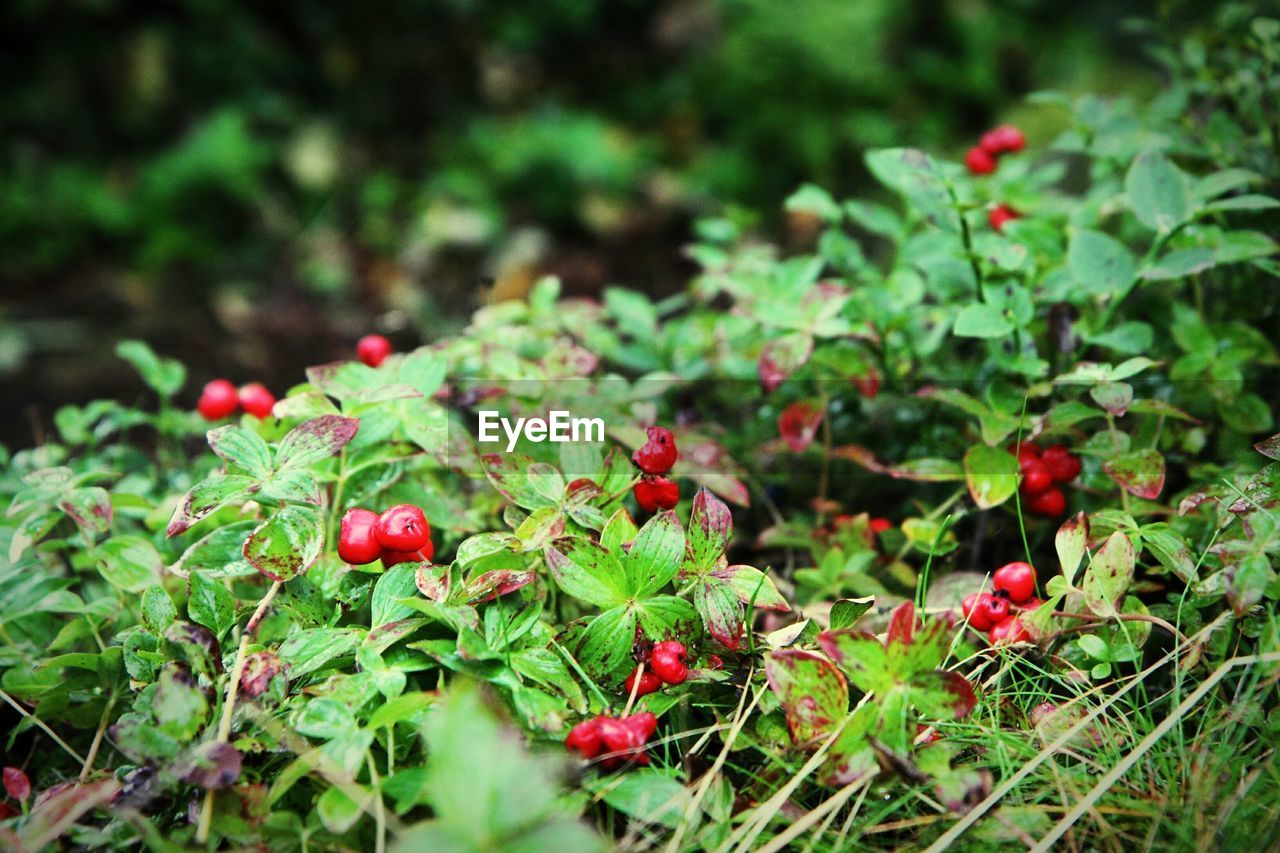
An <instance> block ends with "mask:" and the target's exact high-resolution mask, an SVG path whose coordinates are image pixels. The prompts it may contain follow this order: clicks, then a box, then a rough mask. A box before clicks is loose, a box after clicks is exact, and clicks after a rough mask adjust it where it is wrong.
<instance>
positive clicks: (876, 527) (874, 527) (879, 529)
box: [871, 518, 893, 533]
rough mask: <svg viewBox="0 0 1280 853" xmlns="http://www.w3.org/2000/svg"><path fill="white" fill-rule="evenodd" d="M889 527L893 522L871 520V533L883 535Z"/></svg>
mask: <svg viewBox="0 0 1280 853" xmlns="http://www.w3.org/2000/svg"><path fill="white" fill-rule="evenodd" d="M891 527H893V522H892V521H890V520H889V519H887V518H873V519H871V532H872V533H884V532H885V531H886V530H888V529H890V528H891Z"/></svg>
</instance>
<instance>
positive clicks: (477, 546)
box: [456, 533, 518, 569]
mask: <svg viewBox="0 0 1280 853" xmlns="http://www.w3.org/2000/svg"><path fill="white" fill-rule="evenodd" d="M517 544H518V543H517V541H516V538H515V537H514V536H512V535H511V534H509V533H478V534H476V535H475V536H471V537H468V538H467V539H464V540H463V541H462V544H461V545H459V546H458V554H457V558H456V559H457V561H458V565H459V566H462V567H463V568H464V569H465V568H466V567H468V566H470V565H471V564H473V563H476V562H478V561H480V560H483V559H484V558H485V557H491V556H493V555H494V554H501V553H503V552H504V551H510V550H511V549H512V548H513V547H515V546H516V545H517Z"/></svg>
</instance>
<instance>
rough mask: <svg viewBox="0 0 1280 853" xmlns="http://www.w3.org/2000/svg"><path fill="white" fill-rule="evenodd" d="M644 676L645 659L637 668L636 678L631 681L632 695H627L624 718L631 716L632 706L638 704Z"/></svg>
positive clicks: (623, 710) (623, 712) (623, 711)
mask: <svg viewBox="0 0 1280 853" xmlns="http://www.w3.org/2000/svg"><path fill="white" fill-rule="evenodd" d="M643 678H644V661H641V662H640V666H639V667H637V668H636V677H635V680H634V681H632V682H631V695H630V696H628V697H627V707H625V708H623V709H622V717H623V719H626V718H627V717H630V716H631V707H632V706H633V705H635V704H636V699H638V698H640V680H641V679H643Z"/></svg>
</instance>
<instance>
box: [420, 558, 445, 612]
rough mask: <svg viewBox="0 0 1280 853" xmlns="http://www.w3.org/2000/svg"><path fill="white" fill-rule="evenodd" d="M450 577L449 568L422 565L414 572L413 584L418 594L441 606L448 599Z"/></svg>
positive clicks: (427, 564)
mask: <svg viewBox="0 0 1280 853" xmlns="http://www.w3.org/2000/svg"><path fill="white" fill-rule="evenodd" d="M452 575H453V573H452V572H451V571H450V568H449V566H438V565H432V564H429V563H423V564H422V565H420V566H418V568H417V569H415V570H414V575H413V583H414V586H416V587H417V588H418V592H420V593H422V594H423V595H425V596H426V597H427V598H429V599H431V600H432V601H434V602H437V603H439V604H443V603H444V602H445V601H447V600H448V598H449V585H450V582H451V578H452Z"/></svg>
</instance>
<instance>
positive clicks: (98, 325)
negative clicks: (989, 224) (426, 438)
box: [0, 0, 1213, 444]
mask: <svg viewBox="0 0 1280 853" xmlns="http://www.w3.org/2000/svg"><path fill="white" fill-rule="evenodd" d="M1212 5H1213V4H1200V5H1197V4H1194V3H1165V4H1161V5H1156V6H1153V5H1151V4H1147V3H1141V2H1136V0H1128V1H1126V0H785V2H784V0H669V2H658V3H649V2H638V0H612V2H604V0H544V2H538V3H528V2H514V0H499V2H487V3H486V2H475V0H386V2H381V3H377V4H356V3H342V2H336V3H334V2H318V1H317V0H278V2H244V0H239V1H238V2H229V1H228V0H172V2H169V3H165V4H156V3H149V2H126V0H52V1H51V0H11V2H9V3H6V4H5V7H4V11H3V12H2V13H0V16H2V20H3V33H4V34H3V35H2V36H0V39H3V41H4V43H5V45H4V50H3V52H0V64H3V71H4V79H5V85H4V88H3V94H2V95H0V124H2V126H3V128H4V133H3V142H2V145H3V148H2V149H0V152H2V153H0V169H2V170H3V172H2V175H0V253H3V262H2V263H0V277H2V282H0V286H2V287H3V303H2V304H0V382H2V383H3V392H4V397H5V399H6V400H7V401H9V402H10V404H11V408H10V413H11V414H10V418H8V419H6V423H5V425H4V427H3V430H2V431H0V439H2V440H4V441H6V442H13V443H19V444H26V443H29V442H30V441H31V440H32V438H33V436H36V437H38V435H39V432H40V430H41V429H42V424H47V423H48V419H49V417H50V415H51V414H52V411H53V410H54V408H55V407H56V406H57V405H58V404H60V403H63V402H71V401H79V402H83V401H84V400H86V399H88V398H90V397H96V396H112V395H125V396H126V398H127V397H128V396H129V395H136V394H137V393H138V390H137V387H136V383H135V382H134V381H133V379H132V376H131V373H130V372H129V371H128V369H127V368H126V367H125V366H124V365H123V364H121V363H119V362H118V360H116V359H114V358H113V357H111V356H110V355H109V353H110V351H111V347H112V345H113V344H114V342H115V341H116V340H118V339H119V338H122V337H141V338H144V339H146V340H148V341H149V342H151V343H152V344H153V345H154V346H155V347H156V348H157V349H158V350H159V351H161V352H163V353H164V354H166V355H171V356H176V357H179V358H182V359H183V360H184V361H186V362H187V363H188V364H189V365H190V366H191V377H192V383H193V387H192V388H191V389H190V396H191V397H192V398H193V399H194V395H195V393H196V388H198V384H199V383H201V382H203V381H205V380H207V379H208V378H210V377H212V376H215V375H225V376H227V377H228V378H230V379H232V381H234V382H237V383H239V382H245V381H249V380H251V379H259V380H262V381H264V382H266V383H267V384H268V385H269V386H271V387H272V388H274V390H276V391H277V392H282V391H283V390H285V388H286V387H287V386H288V384H290V383H292V382H295V381H297V380H298V378H299V377H300V375H301V374H300V372H299V371H300V369H301V367H303V366H305V365H307V364H314V363H318V362H321V361H326V360H330V359H334V358H340V357H349V354H350V352H351V346H352V342H353V341H354V340H355V339H356V338H357V337H358V336H359V335H361V334H363V333H365V332H367V331H370V330H378V331H382V332H385V333H388V334H389V335H390V336H391V337H392V338H393V340H395V341H396V342H397V344H398V345H400V346H411V345H413V344H416V343H417V342H418V341H421V340H430V339H431V338H432V337H434V336H436V335H438V334H441V333H444V332H448V331H456V330H457V329H458V328H459V327H460V326H461V324H463V323H464V322H465V320H466V317H467V316H468V315H469V313H470V312H471V311H472V310H473V309H474V308H475V307H476V306H478V305H480V304H482V303H483V302H484V301H485V300H488V299H494V298H504V297H511V296H517V295H519V294H521V293H522V292H523V291H524V289H525V288H527V286H528V285H529V283H530V282H531V281H532V280H533V279H534V277H536V276H537V275H539V274H542V273H554V274H558V275H560V276H561V277H562V278H563V280H564V283H565V290H566V292H568V293H570V294H583V295H589V294H592V293H595V292H598V291H599V290H600V289H601V288H602V287H603V286H605V285H607V284H612V283H623V284H627V285H630V286H634V287H637V288H641V289H644V290H647V291H649V292H653V293H667V292H671V291H673V290H676V289H678V288H680V287H681V286H682V284H683V281H684V279H685V277H686V276H687V275H688V273H689V268H688V267H687V266H686V262H685V261H684V259H683V258H682V256H681V253H680V247H681V244H682V243H683V242H684V241H685V240H686V239H687V237H688V235H689V226H690V222H691V220H692V219H693V218H695V217H697V216H699V215H702V214H706V213H711V212H716V211H719V210H722V209H723V207H724V206H725V205H733V206H736V207H738V208H739V209H740V210H741V211H743V214H742V215H744V216H747V217H750V216H752V215H758V216H759V217H760V219H759V220H758V221H759V222H760V225H761V227H762V228H764V229H766V230H771V231H773V232H775V233H778V234H782V233H784V232H783V230H782V229H783V228H784V227H785V223H783V222H781V221H779V220H778V219H777V218H776V217H777V216H778V212H779V211H780V209H781V201H782V199H783V198H785V196H786V195H787V194H788V193H789V192H790V191H791V190H793V189H794V188H795V187H796V186H797V185H799V184H800V183H801V182H803V181H814V182H817V183H820V184H823V185H825V186H827V187H829V188H831V189H833V190H835V191H837V192H839V193H848V192H852V191H854V190H856V189H858V188H859V187H861V186H862V185H863V183H864V182H865V180H866V176H865V174H864V172H863V167H862V165H861V152H862V150H863V149H864V148H867V147H871V146H882V145H916V146H922V147H928V148H931V149H934V150H936V151H940V152H942V153H944V154H947V155H951V156H957V157H958V156H959V155H960V154H961V152H962V151H963V148H964V147H965V146H966V145H968V144H970V143H971V141H972V140H973V139H974V138H975V137H976V135H977V134H978V133H979V132H980V131H981V130H983V129H985V128H986V127H988V126H989V125H991V124H992V123H993V122H995V121H997V120H999V119H1013V120H1017V121H1021V122H1022V123H1023V124H1024V125H1025V126H1026V127H1027V130H1028V133H1029V135H1030V136H1031V139H1032V142H1033V144H1035V143H1036V142H1045V141H1047V140H1048V139H1049V138H1050V137H1051V134H1052V131H1053V128H1052V127H1040V126H1037V124H1036V122H1037V120H1038V117H1037V114H1034V113H1020V112H1019V110H1021V109H1023V108H1022V107H1021V106H1020V103H1021V98H1022V96H1024V95H1025V94H1026V93H1028V92H1030V91H1034V90H1036V89H1041V88H1057V89H1064V90H1067V91H1073V92H1074V91H1085V90H1090V91H1099V92H1101V93H1103V94H1108V93H1124V92H1136V91H1143V90H1151V89H1154V88H1156V87H1158V86H1159V80H1158V78H1157V77H1156V76H1155V73H1154V71H1153V70H1151V67H1150V66H1148V65H1147V63H1146V62H1145V61H1144V55H1143V44H1144V41H1143V39H1142V38H1140V37H1139V36H1138V35H1135V34H1133V32H1132V31H1131V30H1130V29H1128V28H1126V27H1125V26H1123V22H1124V20H1125V19H1126V18H1127V17H1129V16H1143V17H1146V18H1148V19H1149V20H1153V21H1155V22H1156V26H1157V27H1158V26H1165V25H1171V22H1174V21H1176V20H1177V19H1178V18H1179V16H1182V17H1184V18H1185V17H1187V16H1190V17H1191V18H1192V19H1194V18H1195V17H1196V15H1197V14H1198V13H1199V12H1198V10H1203V8H1204V7H1205V6H1212Z"/></svg>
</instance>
